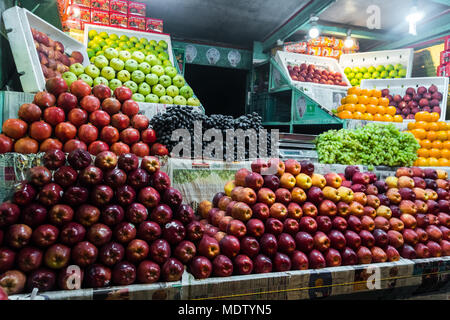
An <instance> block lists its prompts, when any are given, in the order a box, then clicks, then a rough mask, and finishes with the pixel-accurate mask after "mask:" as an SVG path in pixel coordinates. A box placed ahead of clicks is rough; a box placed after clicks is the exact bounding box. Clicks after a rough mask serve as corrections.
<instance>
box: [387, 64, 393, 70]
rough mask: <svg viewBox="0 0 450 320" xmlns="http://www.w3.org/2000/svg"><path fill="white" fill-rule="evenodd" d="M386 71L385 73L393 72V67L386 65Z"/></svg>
mask: <svg viewBox="0 0 450 320" xmlns="http://www.w3.org/2000/svg"><path fill="white" fill-rule="evenodd" d="M386 70H387V71H392V70H394V66H393V65H392V64H388V65H387V66H386Z"/></svg>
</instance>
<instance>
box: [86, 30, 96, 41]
mask: <svg viewBox="0 0 450 320" xmlns="http://www.w3.org/2000/svg"><path fill="white" fill-rule="evenodd" d="M95 36H98V32H97V30H94V29H92V30H89V32H88V37H89V39H91V40H92V39H94V37H95Z"/></svg>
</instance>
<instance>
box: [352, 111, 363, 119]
mask: <svg viewBox="0 0 450 320" xmlns="http://www.w3.org/2000/svg"><path fill="white" fill-rule="evenodd" d="M362 116H363V114H362V113H361V112H360V111H355V112H353V119H356V120H361V119H362Z"/></svg>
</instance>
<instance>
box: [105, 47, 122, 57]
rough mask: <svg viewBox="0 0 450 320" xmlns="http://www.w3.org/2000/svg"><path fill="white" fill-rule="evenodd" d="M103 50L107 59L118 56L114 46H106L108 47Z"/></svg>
mask: <svg viewBox="0 0 450 320" xmlns="http://www.w3.org/2000/svg"><path fill="white" fill-rule="evenodd" d="M104 51H105V57H106V59H108V60H111V59H114V58H118V57H119V51H117V50H116V49H114V48H108V49H105V50H104Z"/></svg>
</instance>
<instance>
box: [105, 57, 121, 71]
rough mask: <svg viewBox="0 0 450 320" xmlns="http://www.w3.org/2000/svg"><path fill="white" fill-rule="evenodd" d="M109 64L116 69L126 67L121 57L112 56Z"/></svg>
mask: <svg viewBox="0 0 450 320" xmlns="http://www.w3.org/2000/svg"><path fill="white" fill-rule="evenodd" d="M109 66H110V67H112V68H113V69H114V70H115V71H121V70H123V68H124V67H125V62H123V61H122V60H120V59H119V58H112V59H111V61H109Z"/></svg>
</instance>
